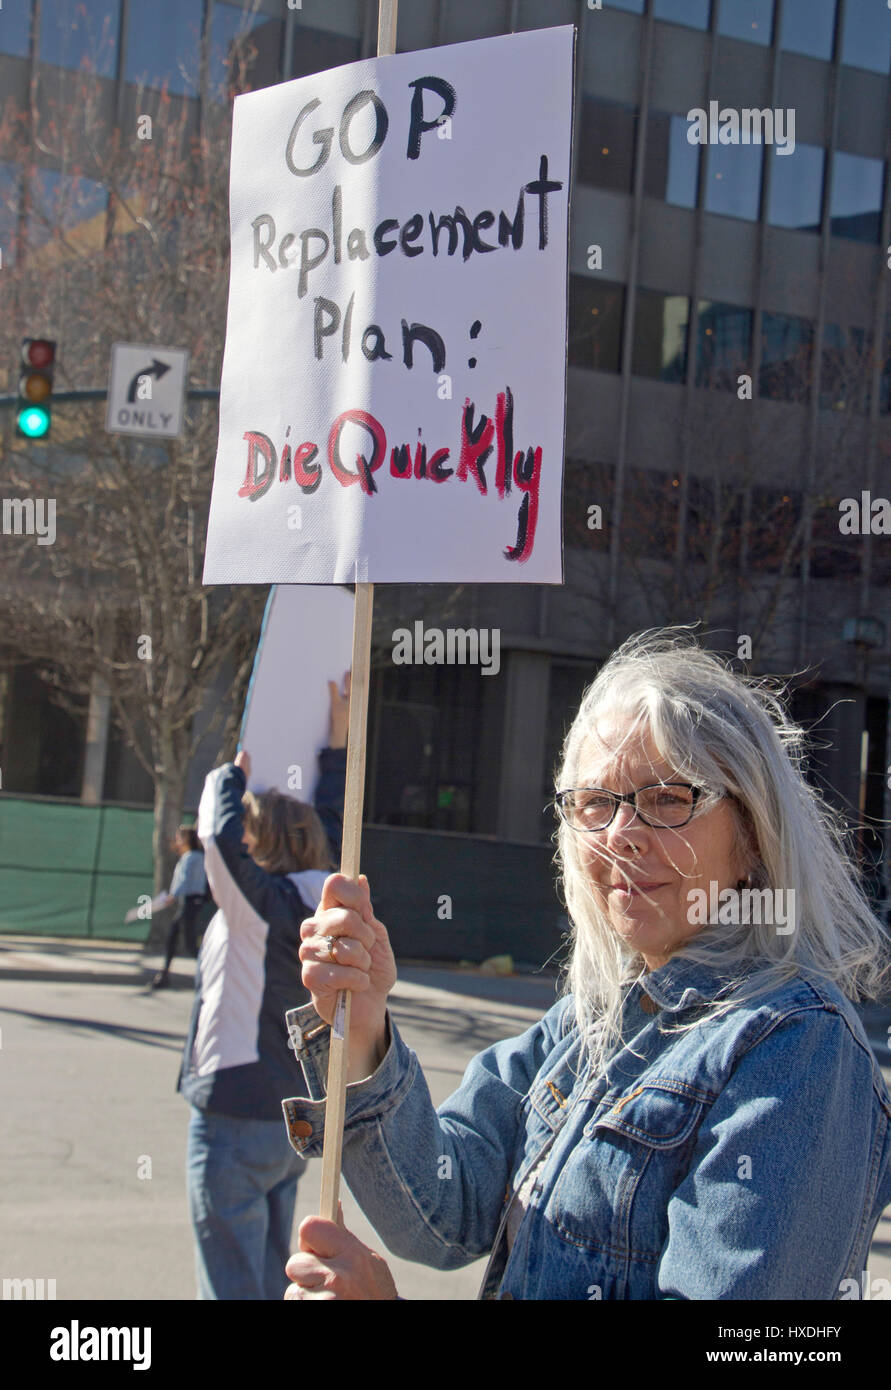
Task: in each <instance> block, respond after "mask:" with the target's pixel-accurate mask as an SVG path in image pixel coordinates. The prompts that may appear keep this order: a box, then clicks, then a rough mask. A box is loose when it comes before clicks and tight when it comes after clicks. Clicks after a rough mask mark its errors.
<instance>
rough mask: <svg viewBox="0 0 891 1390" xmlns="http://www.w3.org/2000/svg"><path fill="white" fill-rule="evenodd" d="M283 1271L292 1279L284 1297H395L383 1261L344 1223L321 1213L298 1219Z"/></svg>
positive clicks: (389, 1274) (378, 1298)
mask: <svg viewBox="0 0 891 1390" xmlns="http://www.w3.org/2000/svg"><path fill="white" fill-rule="evenodd" d="M285 1273H286V1274H287V1276H288V1278H289V1279H292V1280H293V1281H294V1282H293V1283H292V1284H291V1287H290V1288H289V1289H288V1291H287V1293H286V1294H285V1298H286V1299H294V1298H300V1299H305V1298H322V1299H333V1298H352V1299H374V1300H376V1301H380V1300H381V1299H394V1298H398V1294H397V1293H396V1285H395V1284H394V1283H393V1276H392V1274H391V1273H390V1270H389V1268H388V1266H387V1263H386V1261H385V1260H382V1259H381V1257H380V1255H376V1254H375V1252H374V1251H373V1250H369V1248H368V1246H367V1245H363V1244H362V1242H361V1240H358V1239H357V1238H356V1236H354V1235H352V1234H351V1233H350V1232H349V1231H348V1230H347V1229H346V1228H345V1227H344V1226H340V1225H338V1224H337V1223H336V1222H335V1221H326V1220H325V1219H324V1217H321V1216H306V1217H304V1219H303V1220H302V1221H301V1223H300V1230H299V1232H298V1240H297V1253H296V1254H294V1255H292V1256H291V1258H290V1259H289V1260H288V1263H287V1264H286V1265H285Z"/></svg>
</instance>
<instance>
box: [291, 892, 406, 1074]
mask: <svg viewBox="0 0 891 1390" xmlns="http://www.w3.org/2000/svg"><path fill="white" fill-rule="evenodd" d="M300 936H301V938H302V941H301V946H300V959H301V961H302V962H303V972H302V978H303V983H304V985H305V986H306V988H307V989H308V990H309V992H310V994H311V995H312V1002H313V1005H314V1007H315V1011H316V1013H317V1014H318V1015H319V1017H320V1018H323V1019H324V1020H325V1022H326V1023H331V1022H332V1021H333V1019H334V1009H335V1006H336V1004H337V996H338V994H339V993H340V991H341V990H343V989H347V990H350V992H351V993H352V995H353V1000H352V1004H351V1006H350V1066H349V1071H348V1080H350V1081H360V1080H362V1079H363V1078H364V1077H366V1076H370V1075H371V1073H372V1072H373V1071H375V1069H376V1068H377V1067H378V1066H379V1065H380V1062H381V1061H382V1060H383V1057H384V1055H385V1053H386V1049H387V1039H386V1015H387V995H388V994H389V993H390V990H391V989H392V988H393V986H394V985H395V983H396V962H395V961H394V959H393V952H392V951H391V949H390V940H389V937H388V936H387V929H386V927H385V926H384V924H383V922H379V921H378V920H377V918H376V917H375V915H374V911H373V909H372V906H371V894H370V893H369V890H368V879H367V878H366V877H365V875H364V874H362V875H361V876H360V878H359V881H358V882H357V883H354V882H353V880H352V879H349V878H345V877H344V875H343V874H331V875H330V876H329V877H328V878H326V880H325V886H324V887H323V889H322V900H321V902H320V903H319V906H318V908H317V910H316V914H315V916H314V917H308V918H307V919H306V921H305V922H304V923H303V925H302V926H301V928H300ZM332 951H333V955H332Z"/></svg>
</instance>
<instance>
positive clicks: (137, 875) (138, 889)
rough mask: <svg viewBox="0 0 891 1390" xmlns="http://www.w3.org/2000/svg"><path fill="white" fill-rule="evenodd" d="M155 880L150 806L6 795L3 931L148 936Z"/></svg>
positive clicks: (1, 810)
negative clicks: (148, 904) (143, 897)
mask: <svg viewBox="0 0 891 1390" xmlns="http://www.w3.org/2000/svg"><path fill="white" fill-rule="evenodd" d="M153 877H154V870H153V862H152V811H151V809H150V808H145V807H128V806H114V805H100V806H85V805H83V804H82V803H81V802H71V801H62V800H58V799H56V798H54V797H22V796H10V795H8V794H3V795H0V932H7V933H8V932H17V933H26V932H27V933H29V934H32V935H36V936H79V937H84V936H97V937H103V938H105V939H110V940H115V941H145V940H146V939H147V937H148V933H149V928H150V926H151V923H150V921H149V920H148V919H146V920H144V921H136V922H130V923H125V922H124V914H125V913H126V912H127V910H128V909H129V908H131V907H135V906H136V905H137V899H138V898H139V896H140V894H145V893H147V894H149V896H151V894H152V881H153Z"/></svg>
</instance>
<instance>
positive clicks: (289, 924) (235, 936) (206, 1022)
mask: <svg viewBox="0 0 891 1390" xmlns="http://www.w3.org/2000/svg"><path fill="white" fill-rule="evenodd" d="M319 766H320V772H321V776H320V779H319V784H318V787H317V789H316V796H315V806H316V811H317V812H318V815H319V817H320V819H321V821H322V823H323V825H324V826H325V829H326V831H327V832H328V837H329V840H330V842H331V849H332V855H333V858H334V859H335V861H336V860H338V859H339V855H340V840H341V835H342V828H343V795H344V781H345V774H346V750H345V749H343V748H325V749H323V750H322V752H321V753H320V755H319ZM244 791H245V777H244V773H243V772H242V770H241V769H240V768H237V767H235V765H234V764H233V763H226V764H225V765H224V766H223V767H218V768H215V769H214V771H213V772H211V773H210V774H209V776H208V778H207V781H206V782H205V784H204V791H203V793H202V796H201V804H200V806H199V810H198V835H199V837H200V838H201V841H202V843H203V845H204V866H205V870H206V873H207V878H208V882H209V884H210V887H211V891H212V893H213V896H214V899H215V901H216V903H217V904H218V907H219V911H218V912H217V913H216V914H215V916H214V918H213V920H212V921H211V923H210V926H209V927H208V929H207V932H206V933H205V937H204V942H203V944H202V947H201V955H200V957H199V960H198V971H197V975H196V979H195V1003H194V1006H193V1008H192V1017H191V1020H190V1023H189V1033H188V1037H187V1038H186V1044H185V1049H184V1052H183V1060H182V1066H181V1068H180V1074H179V1079H178V1081H177V1090H179V1091H181V1092H182V1094H183V1095H184V1096H185V1098H186V1100H188V1101H190V1102H191V1103H192V1104H193V1105H196V1106H198V1107H199V1108H200V1109H202V1110H214V1111H218V1112H219V1113H221V1114H223V1115H236V1116H241V1117H243V1118H246V1119H258V1120H280V1119H281V1098H282V1096H284V1095H287V1094H288V1093H289V1092H291V1091H292V1090H293V1086H294V1057H293V1054H292V1053H291V1052H290V1051H289V1049H288V1034H287V1028H286V1026H285V1011H286V1010H287V1009H290V1008H293V1007H294V1006H295V1005H296V1004H302V1003H305V1002H306V1001H307V1000H308V998H309V995H308V994H307V992H306V990H305V989H304V988H303V985H302V984H301V982H300V960H299V957H298V954H297V953H298V950H299V947H300V924H301V922H302V921H303V920H304V919H305V918H307V917H311V916H312V914H313V913H314V912H315V910H316V907H317V906H318V903H319V899H320V897H321V892H322V884H323V883H324V881H325V878H326V877H327V871H325V870H322V869H308V870H305V871H304V872H302V873H296V874H270V873H267V872H266V871H265V869H261V868H260V867H259V865H257V864H255V863H254V861H253V859H251V857H250V855H249V854H248V853H247V850H246V849H245V847H244V845H243V844H242V835H243V824H244V807H243V806H242V797H243V796H244Z"/></svg>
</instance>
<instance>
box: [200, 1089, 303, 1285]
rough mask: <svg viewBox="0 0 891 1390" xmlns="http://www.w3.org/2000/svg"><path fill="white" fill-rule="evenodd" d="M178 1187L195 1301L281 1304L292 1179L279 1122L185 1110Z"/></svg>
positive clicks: (290, 1155)
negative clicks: (185, 1209) (189, 1234)
mask: <svg viewBox="0 0 891 1390" xmlns="http://www.w3.org/2000/svg"><path fill="white" fill-rule="evenodd" d="M191 1111H192V1118H191V1120H190V1122H189V1142H188V1149H187V1153H186V1180H187V1184H188V1191H189V1211H190V1213H191V1217H192V1227H193V1229H194V1232H195V1273H196V1277H197V1281H198V1297H199V1298H200V1299H220V1298H231V1299H276V1300H278V1299H282V1298H283V1297H284V1294H285V1289H286V1288H287V1287H288V1283H289V1282H290V1281H289V1280H288V1278H287V1276H286V1274H285V1264H286V1263H287V1260H288V1256H289V1255H290V1253H291V1227H292V1225H293V1221H294V1207H295V1204H296V1201H297V1178H298V1175H299V1173H300V1170H301V1168H302V1167H303V1165H302V1163H301V1161H300V1159H298V1157H297V1155H296V1154H295V1153H294V1151H293V1149H292V1148H291V1147H290V1145H289V1143H288V1138H287V1135H286V1133H285V1129H284V1126H283V1125H282V1123H281V1122H280V1121H279V1120H248V1119H240V1118H238V1117H237V1116H234V1115H220V1114H217V1113H216V1112H215V1111H212V1110H199V1109H198V1107H197V1106H194V1105H193V1106H192V1107H191Z"/></svg>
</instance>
